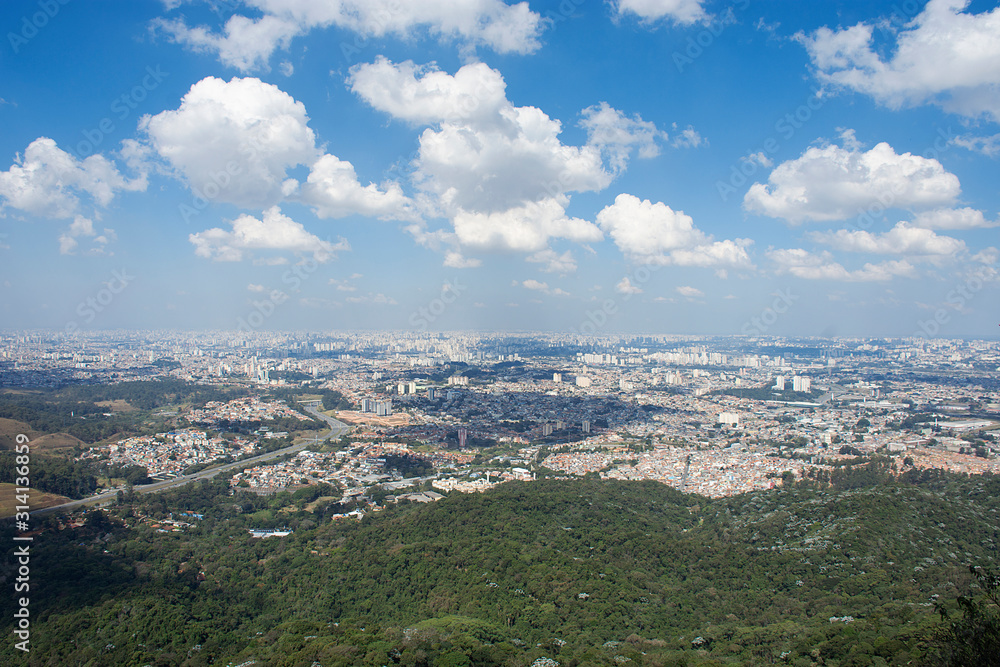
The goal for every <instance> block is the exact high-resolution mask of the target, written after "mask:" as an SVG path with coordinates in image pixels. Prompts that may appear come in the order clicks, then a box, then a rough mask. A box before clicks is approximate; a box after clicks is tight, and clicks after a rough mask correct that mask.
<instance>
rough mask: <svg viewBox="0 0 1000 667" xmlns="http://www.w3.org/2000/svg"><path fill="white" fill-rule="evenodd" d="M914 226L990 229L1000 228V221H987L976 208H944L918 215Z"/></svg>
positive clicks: (922, 212)
mask: <svg viewBox="0 0 1000 667" xmlns="http://www.w3.org/2000/svg"><path fill="white" fill-rule="evenodd" d="M913 224H914V225H915V226H917V227H925V228H927V229H988V228H990V227H997V226H1000V220H987V219H986V216H984V215H983V212H982V211H978V210H976V209H974V208H969V207H965V208H943V209H934V210H933V211H921V212H920V213H917V215H916V217H914V219H913Z"/></svg>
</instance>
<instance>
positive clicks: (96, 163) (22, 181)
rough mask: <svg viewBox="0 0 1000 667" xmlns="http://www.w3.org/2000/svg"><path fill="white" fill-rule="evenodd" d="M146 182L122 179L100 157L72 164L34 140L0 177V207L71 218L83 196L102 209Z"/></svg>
mask: <svg viewBox="0 0 1000 667" xmlns="http://www.w3.org/2000/svg"><path fill="white" fill-rule="evenodd" d="M146 185H147V182H146V177H145V175H144V174H143V175H140V176H139V177H137V178H135V179H131V180H130V179H128V178H125V177H124V176H122V175H121V174H120V173H119V172H118V168H117V167H116V166H115V165H114V163H113V162H111V161H110V160H108V159H107V158H105V157H104V156H103V155H91V156H90V157H88V158H86V159H84V160H78V159H76V157H74V156H73V155H70V154H69V153H67V152H66V151H64V150H62V149H61V148H59V146H57V145H56V142H55V141H53V140H52V139H49V138H48V137H39V138H38V139H35V140H34V141H32V142H31V143H30V144H28V147H27V148H26V149H25V151H24V155H23V156H21V155H18V156H17V157H16V158H15V160H14V164H13V165H11V167H10V169H8V170H7V171H2V172H0V198H2V203H3V208H15V209H18V210H21V211H24V212H25V213H29V214H31V215H36V216H39V217H43V218H71V217H74V216H75V215H76V214H77V212H78V210H79V208H80V202H81V200H80V196H81V195H87V196H88V197H89V199H90V200H91V202H92V203H94V204H95V205H97V206H102V207H103V206H107V205H108V204H110V203H111V200H112V199H114V197H115V195H116V194H117V193H118V192H122V191H137V190H145V189H146Z"/></svg>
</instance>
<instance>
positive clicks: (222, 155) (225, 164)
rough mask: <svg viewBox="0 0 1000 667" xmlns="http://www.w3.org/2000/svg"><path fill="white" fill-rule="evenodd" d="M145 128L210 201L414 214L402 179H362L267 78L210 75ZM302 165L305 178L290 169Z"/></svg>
mask: <svg viewBox="0 0 1000 667" xmlns="http://www.w3.org/2000/svg"><path fill="white" fill-rule="evenodd" d="M140 129H142V130H143V131H144V132H145V133H146V135H147V137H148V141H149V144H150V145H151V147H152V148H153V150H154V151H155V152H156V153H157V154H158V155H159V156H160V157H161V158H163V159H164V160H165V161H166V162H167V163H168V165H169V166H170V167H171V168H172V169H173V170H174V172H175V173H177V174H179V175H180V176H181V178H183V180H184V181H185V182H186V183H187V184H188V186H189V187H190V188H191V190H192V192H193V193H194V194H195V196H196V197H200V198H202V199H203V200H205V201H208V202H224V203H229V204H234V205H236V206H239V207H240V208H246V209H263V208H266V207H269V206H273V205H275V204H278V203H280V202H282V201H299V202H302V203H305V204H307V205H309V206H312V207H313V208H314V209H315V211H316V214H317V215H318V216H319V217H321V218H339V217H343V216H346V215H351V214H360V215H367V216H374V217H382V218H393V217H395V218H400V217H412V214H411V213H410V211H409V201H408V199H407V198H406V197H405V196H404V195H403V193H402V190H401V189H400V187H399V185H398V184H397V183H393V182H387V183H384V184H383V185H382V188H380V187H379V186H376V185H374V184H369V185H366V186H365V185H361V183H360V182H359V180H358V177H357V174H356V173H355V170H354V166H353V165H352V164H351V163H350V162H347V161H346V160H342V159H340V158H338V157H337V156H335V155H329V154H327V155H324V154H323V151H322V150H321V149H320V148H319V147H318V146H317V145H316V135H315V133H314V132H313V131H312V129H311V128H310V127H309V116H308V115H307V113H306V108H305V105H303V104H302V103H301V102H298V101H296V100H295V99H294V98H292V96H291V95H289V94H288V93H286V92H284V91H282V90H281V89H280V88H278V87H277V86H275V85H273V84H269V83H265V82H263V81H261V80H260V79H256V78H253V77H246V78H233V79H231V80H230V81H223V80H222V79H218V78H215V77H207V78H205V79H202V80H201V81H199V82H197V83H195V84H194V85H193V86H191V89H190V90H189V91H188V92H187V94H185V95H184V98H183V99H182V100H181V104H180V106H179V107H178V108H177V109H174V110H168V111H163V112H161V113H159V114H157V115H155V116H145V117H143V119H142V120H141V121H140ZM300 165H304V166H306V167H309V168H310V173H309V176H308V178H307V181H306V182H305V183H304V184H300V183H299V182H298V181H296V180H295V179H292V178H288V175H287V174H288V171H289V170H290V169H293V168H295V167H298V166H300Z"/></svg>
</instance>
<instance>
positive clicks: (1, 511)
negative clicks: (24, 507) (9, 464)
mask: <svg viewBox="0 0 1000 667" xmlns="http://www.w3.org/2000/svg"><path fill="white" fill-rule="evenodd" d="M16 495H17V487H16V486H15V485H14V484H7V483H0V518H5V517H9V516H14V514H15V513H16V511H17V510H15V509H14V508H15V507H16V506H17V505H18V504H19V503H18V501H17V498H16V497H15V496H16ZM69 501H70V499H69V498H67V497H65V496H57V495H56V494H54V493H45V492H43V491H36V490H35V489H32V490H31V492H30V493H29V494H28V504H29V506H30V507H31V511H35V510H38V509H42V508H43V507H51V506H52V505H61V504H62V503H66V502H69Z"/></svg>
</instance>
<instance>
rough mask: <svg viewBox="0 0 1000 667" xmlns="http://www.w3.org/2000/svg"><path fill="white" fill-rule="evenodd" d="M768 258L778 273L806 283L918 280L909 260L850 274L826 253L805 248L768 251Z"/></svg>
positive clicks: (858, 270) (857, 270) (875, 266)
mask: <svg viewBox="0 0 1000 667" xmlns="http://www.w3.org/2000/svg"><path fill="white" fill-rule="evenodd" d="M767 256H768V258H769V259H770V260H771V261H772V262H773V263H774V264H775V269H776V272H777V273H779V274H782V273H789V274H791V275H793V276H795V277H797V278H803V279H806V280H835V281H840V282H885V281H888V280H892V279H893V278H894V277H897V276H903V277H907V278H915V277H917V273H916V270H915V269H914V268H913V265H912V264H910V263H909V262H907V261H906V260H889V261H884V262H880V263H877V264H875V263H866V264H865V265H864V266H862V267H861V268H860V269H855V270H853V271H851V270H848V269H847V268H845V267H844V266H843V265H842V264H840V263H838V262H835V261H834V260H833V256H832V255H831V254H830V253H829V252H826V251H823V252H821V253H819V254H815V253H811V252H809V251H807V250H803V249H802V248H780V249H775V250H769V251H768V252H767Z"/></svg>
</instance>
